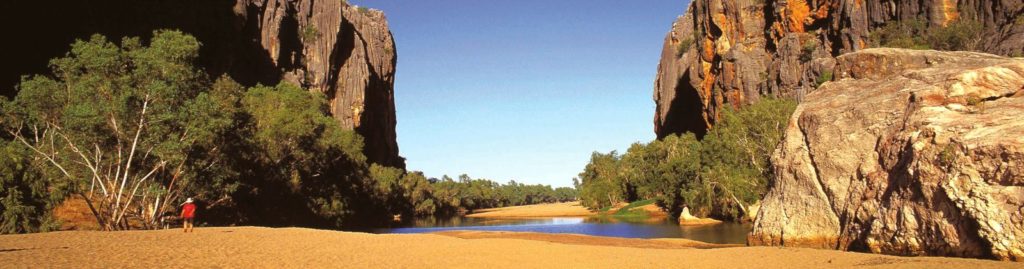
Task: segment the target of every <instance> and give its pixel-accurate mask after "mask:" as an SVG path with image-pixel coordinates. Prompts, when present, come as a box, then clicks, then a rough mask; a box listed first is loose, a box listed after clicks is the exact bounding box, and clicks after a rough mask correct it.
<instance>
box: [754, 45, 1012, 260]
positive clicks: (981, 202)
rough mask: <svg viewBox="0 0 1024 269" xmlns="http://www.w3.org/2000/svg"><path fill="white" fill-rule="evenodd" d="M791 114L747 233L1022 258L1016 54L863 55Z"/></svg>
mask: <svg viewBox="0 0 1024 269" xmlns="http://www.w3.org/2000/svg"><path fill="white" fill-rule="evenodd" d="M835 72H836V78H837V79H836V81H834V82H830V83H825V84H824V85H822V86H821V88H819V89H817V90H815V91H814V92H811V93H809V94H808V95H806V96H805V97H804V99H803V102H802V103H801V104H800V105H799V106H798V107H797V109H796V112H795V113H794V115H793V116H792V118H791V119H790V122H789V125H788V126H787V128H786V132H785V137H784V138H783V142H782V143H780V145H779V147H778V148H777V149H776V151H775V153H774V155H773V156H772V165H773V167H774V169H775V171H776V175H775V178H773V180H772V183H771V187H770V189H769V191H768V193H767V195H766V196H765V198H764V200H763V201H762V206H761V209H760V212H759V213H758V215H757V220H756V221H755V223H754V228H753V231H752V232H751V233H750V235H749V237H748V242H749V243H750V244H751V245H784V246H801V247H816V248H828V249H840V250H858V251H870V252H874V253H885V254H895V255H942V256H962V257H983V258H995V259H1001V260H1015V261H1024V120H1022V118H1021V115H1022V114H1024V58H1005V57H999V56H996V55H991V54H984V53H973V52H938V51H914V50H901V49H865V50H860V51H858V52H855V53H850V54H845V55H843V56H840V57H838V58H836V67H835Z"/></svg>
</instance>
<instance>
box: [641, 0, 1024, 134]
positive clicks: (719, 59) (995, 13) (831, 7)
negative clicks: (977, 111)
mask: <svg viewBox="0 0 1024 269" xmlns="http://www.w3.org/2000/svg"><path fill="white" fill-rule="evenodd" d="M960 20H964V21H974V22H977V23H980V24H981V25H982V27H983V28H982V29H984V33H983V34H980V35H979V36H982V37H983V40H981V41H980V42H979V45H978V48H977V49H978V50H980V51H983V52H989V53H996V54H1002V55H1017V54H1022V53H1024V2H1021V1H1019V0H886V1H883V0H728V1H726V0H693V1H691V2H690V6H689V7H688V9H687V11H686V13H685V14H684V15H683V16H681V17H679V19H677V20H676V22H675V23H674V24H673V26H672V30H671V31H670V32H669V34H668V36H667V37H666V38H665V43H664V48H663V50H662V56H661V62H660V63H659V65H658V74H657V77H656V79H655V87H654V101H655V103H656V105H657V108H656V112H655V116H654V130H655V133H656V134H657V135H658V137H659V138H662V137H664V136H667V135H669V134H674V133H681V132H687V131H688V132H694V133H695V134H697V135H698V136H702V135H703V134H704V133H706V132H707V129H708V128H711V126H713V125H714V124H715V121H716V120H717V118H718V115H719V114H720V113H721V111H722V109H723V108H725V107H726V105H727V104H728V105H731V106H734V107H739V106H741V105H743V104H749V103H752V102H756V101H757V100H759V99H760V98H761V97H762V96H772V97H779V96H783V97H793V98H797V99H800V98H802V97H803V96H804V95H805V94H807V93H808V92H810V91H812V90H813V89H814V88H816V87H817V84H820V82H819V80H822V81H824V80H827V76H825V74H831V68H832V66H833V64H834V62H835V59H834V57H836V56H838V55H841V54H843V53H848V52H854V51H858V50H861V49H865V48H868V47H871V46H872V44H873V43H874V42H873V40H872V32H873V31H875V30H877V29H879V28H881V27H883V26H885V25H886V24H888V23H902V22H910V21H921V22H923V23H925V24H926V25H927V27H930V28H932V29H935V28H941V27H947V26H948V25H950V23H953V22H956V21H960Z"/></svg>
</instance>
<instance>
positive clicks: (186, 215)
mask: <svg viewBox="0 0 1024 269" xmlns="http://www.w3.org/2000/svg"><path fill="white" fill-rule="evenodd" d="M195 218H196V204H195V203H192V198H191V197H189V198H188V199H185V204H183V205H182V206H181V219H182V220H184V227H183V228H184V229H185V232H186V233H188V232H192V222H193V221H194V220H195Z"/></svg>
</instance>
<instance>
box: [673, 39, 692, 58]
mask: <svg viewBox="0 0 1024 269" xmlns="http://www.w3.org/2000/svg"><path fill="white" fill-rule="evenodd" d="M692 45H693V39H692V38H686V39H683V40H680V41H679V44H678V45H676V58H682V57H683V54H686V51H688V50H690V46H692Z"/></svg>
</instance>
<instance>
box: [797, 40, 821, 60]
mask: <svg viewBox="0 0 1024 269" xmlns="http://www.w3.org/2000/svg"><path fill="white" fill-rule="evenodd" d="M816 50H818V41H817V40H816V39H810V40H808V41H807V42H806V43H804V46H803V48H801V50H800V61H801V62H810V61H811V60H812V59H814V51H816Z"/></svg>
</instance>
